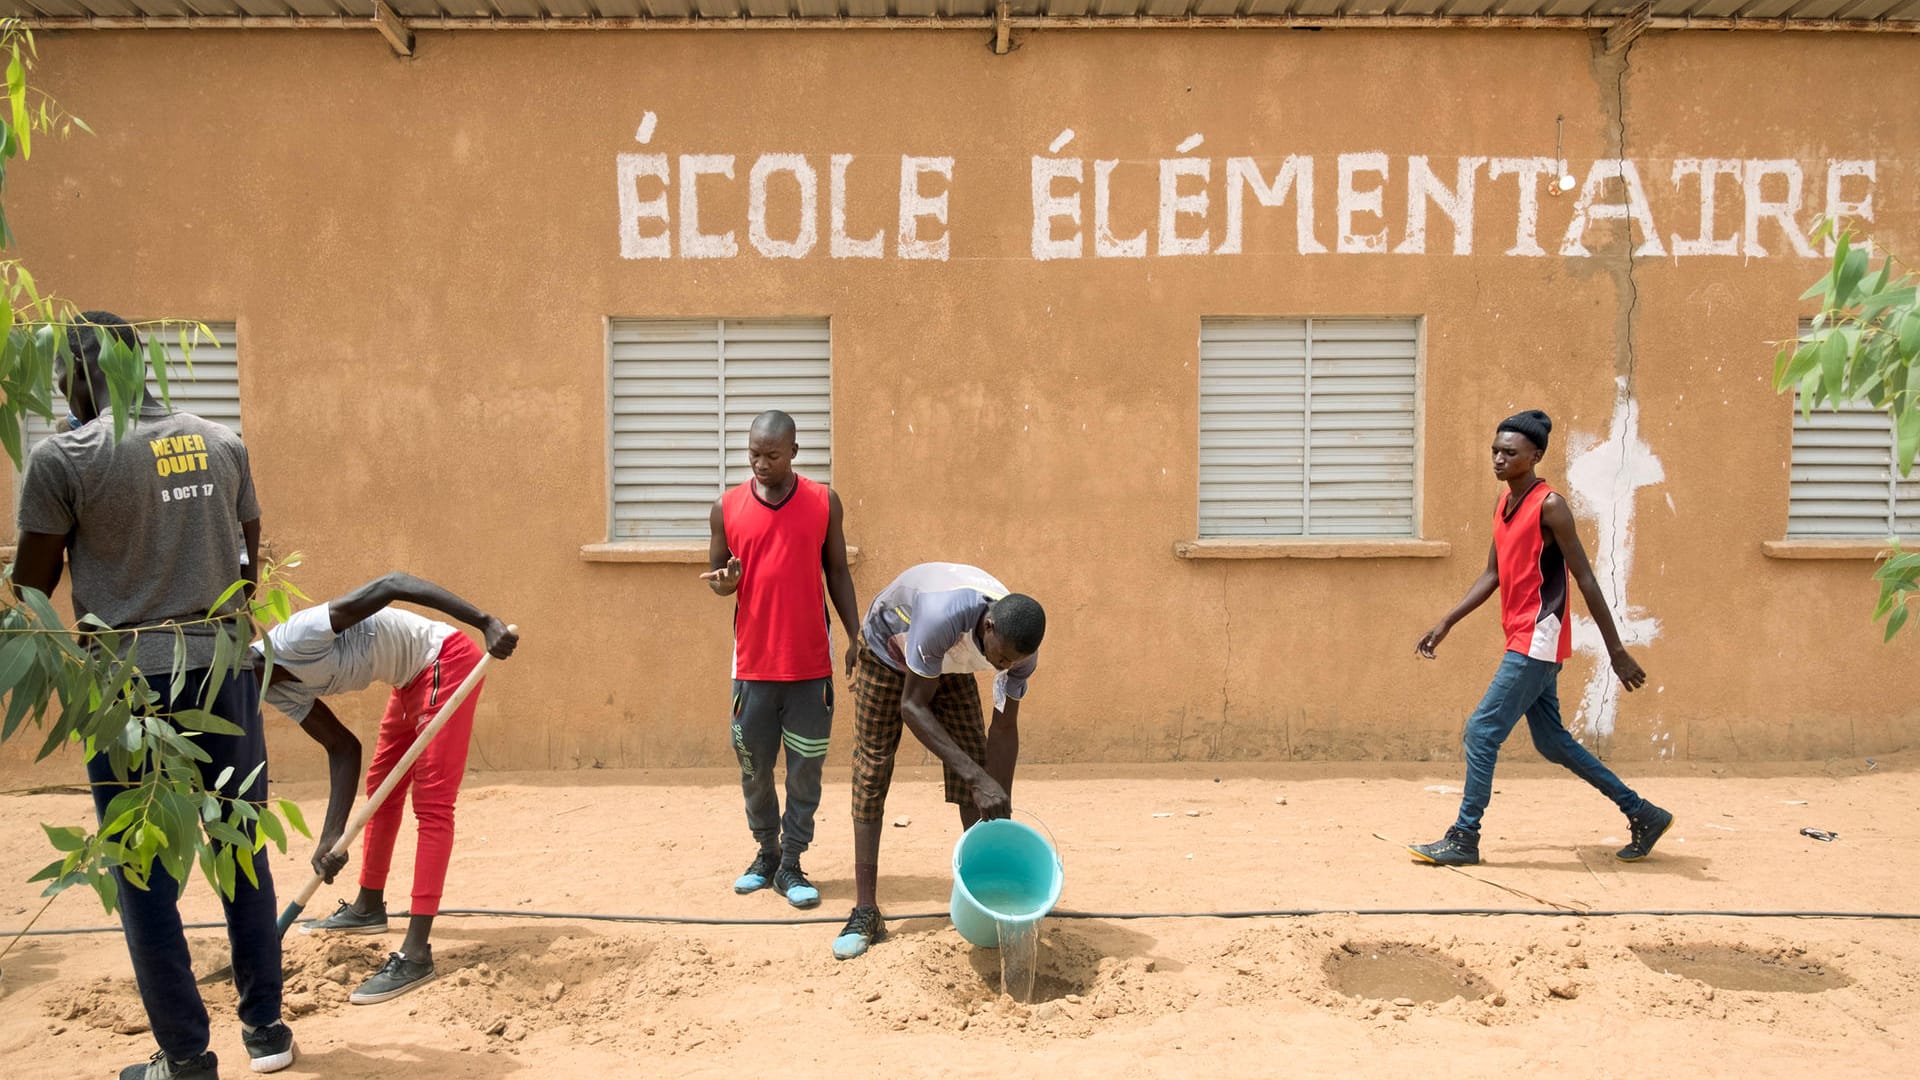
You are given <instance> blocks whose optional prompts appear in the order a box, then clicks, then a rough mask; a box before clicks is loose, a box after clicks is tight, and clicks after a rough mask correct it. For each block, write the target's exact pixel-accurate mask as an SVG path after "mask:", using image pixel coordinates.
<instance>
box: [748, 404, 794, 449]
mask: <svg viewBox="0 0 1920 1080" xmlns="http://www.w3.org/2000/svg"><path fill="white" fill-rule="evenodd" d="M747 434H748V437H749V438H751V437H753V436H756V435H758V436H762V437H765V438H769V439H773V440H776V441H786V442H793V441H795V436H796V434H797V429H796V428H795V427H794V424H793V417H791V416H788V415H787V414H786V413H783V412H781V411H780V410H779V409H768V410H767V411H766V412H763V413H761V414H760V415H759V416H756V417H754V418H753V427H752V428H751V429H749V430H748V432H747Z"/></svg>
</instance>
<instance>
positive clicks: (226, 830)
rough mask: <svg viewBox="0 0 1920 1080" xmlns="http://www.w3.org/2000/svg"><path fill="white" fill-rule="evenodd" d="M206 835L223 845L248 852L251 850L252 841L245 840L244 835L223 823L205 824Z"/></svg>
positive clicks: (228, 824) (210, 822)
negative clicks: (244, 849)
mask: <svg viewBox="0 0 1920 1080" xmlns="http://www.w3.org/2000/svg"><path fill="white" fill-rule="evenodd" d="M207 835H208V836H210V837H212V838H214V839H215V840H218V841H220V842H221V843H223V844H230V845H232V846H234V847H240V848H246V849H247V850H249V851H251V850H253V841H251V840H249V839H247V837H246V834H245V833H243V832H241V831H240V830H239V829H236V828H234V827H233V826H232V825H231V824H230V823H228V822H225V821H209V822H207Z"/></svg>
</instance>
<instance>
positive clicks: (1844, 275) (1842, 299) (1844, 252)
mask: <svg viewBox="0 0 1920 1080" xmlns="http://www.w3.org/2000/svg"><path fill="white" fill-rule="evenodd" d="M1834 258H1835V260H1836V269H1835V271H1834V276H1833V282H1834V284H1833V306H1834V307H1837V308H1848V307H1852V306H1853V304H1854V300H1853V295H1854V293H1855V292H1856V291H1857V290H1858V289H1859V287H1860V279H1861V278H1863V277H1865V276H1866V275H1867V253H1866V252H1865V251H1862V250H1860V249H1859V248H1854V249H1852V250H1848V247H1847V241H1846V239H1845V238H1844V237H1843V238H1842V239H1841V241H1840V249H1839V251H1838V252H1837V253H1836V254H1835V255H1834Z"/></svg>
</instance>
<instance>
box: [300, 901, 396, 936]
mask: <svg viewBox="0 0 1920 1080" xmlns="http://www.w3.org/2000/svg"><path fill="white" fill-rule="evenodd" d="M300 932H301V933H303V934H316V933H318V934H384V933H386V932H387V909H386V906H385V905H384V904H383V905H381V908H380V910H379V911H376V912H374V913H373V914H371V915H362V914H360V913H359V912H357V911H355V910H353V905H352V904H349V903H347V902H346V901H345V900H342V901H340V906H339V907H337V908H334V909H333V914H331V915H329V916H327V917H326V918H324V919H308V920H307V921H306V922H304V923H301V924H300Z"/></svg>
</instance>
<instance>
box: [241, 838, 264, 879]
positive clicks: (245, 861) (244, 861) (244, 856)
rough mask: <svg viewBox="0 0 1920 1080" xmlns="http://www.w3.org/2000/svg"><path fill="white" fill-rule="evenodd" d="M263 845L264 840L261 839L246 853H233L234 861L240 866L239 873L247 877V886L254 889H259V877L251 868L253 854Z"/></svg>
mask: <svg viewBox="0 0 1920 1080" xmlns="http://www.w3.org/2000/svg"><path fill="white" fill-rule="evenodd" d="M265 845H266V840H265V839H262V840H260V841H259V843H258V844H256V845H255V846H254V847H253V848H252V849H250V850H248V851H244V852H242V851H239V850H235V851H234V856H235V861H236V862H238V863H239V864H240V872H241V873H243V874H245V875H247V884H249V885H252V886H253V887H254V888H256V889H257V888H259V887H260V876H259V874H258V872H256V871H255V870H254V868H253V853H254V852H256V851H259V850H260V848H261V847H263V846H265Z"/></svg>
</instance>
